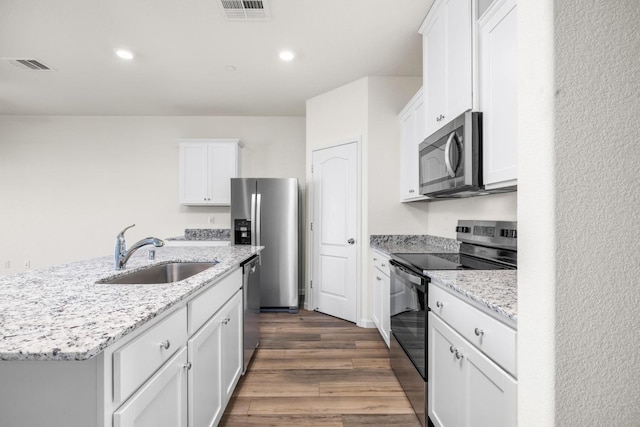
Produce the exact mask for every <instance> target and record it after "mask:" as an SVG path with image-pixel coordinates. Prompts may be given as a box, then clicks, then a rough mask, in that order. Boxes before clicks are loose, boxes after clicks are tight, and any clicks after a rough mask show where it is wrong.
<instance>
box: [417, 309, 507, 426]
mask: <svg viewBox="0 0 640 427" xmlns="http://www.w3.org/2000/svg"><path fill="white" fill-rule="evenodd" d="M428 328H429V331H428V333H429V343H428V345H429V366H428V376H429V390H428V396H429V397H428V399H429V405H428V406H429V418H430V419H431V421H432V422H433V424H434V425H435V426H437V427H458V426H465V427H513V426H515V425H516V392H517V383H516V380H515V379H514V378H513V377H512V376H511V375H509V374H508V373H507V372H506V371H504V370H503V369H501V368H500V367H499V366H498V365H496V364H495V363H494V362H492V361H491V360H490V359H489V358H488V357H486V356H485V355H484V354H482V353H481V352H480V351H479V350H477V349H476V348H475V347H474V346H473V345H472V344H471V343H470V342H469V341H467V340H466V339H465V338H463V337H462V336H461V335H460V334H458V333H457V332H456V331H454V330H453V329H452V328H451V327H449V326H448V325H447V324H446V323H444V322H443V321H442V320H441V319H440V318H438V317H437V316H435V315H434V314H433V313H429V315H428Z"/></svg>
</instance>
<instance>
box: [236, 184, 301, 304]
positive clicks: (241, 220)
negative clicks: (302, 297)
mask: <svg viewBox="0 0 640 427" xmlns="http://www.w3.org/2000/svg"><path fill="white" fill-rule="evenodd" d="M298 193H299V189H298V180H297V179H296V178H232V179H231V227H232V233H231V243H232V244H234V245H253V246H264V247H265V248H264V250H263V251H262V252H261V254H260V258H261V265H260V307H261V308H262V309H263V310H271V309H272V310H283V311H285V310H286V311H289V312H291V313H297V311H298V284H299V274H298V273H299V270H298V256H299V247H300V243H299V242H300V226H299V200H298V199H299V196H298Z"/></svg>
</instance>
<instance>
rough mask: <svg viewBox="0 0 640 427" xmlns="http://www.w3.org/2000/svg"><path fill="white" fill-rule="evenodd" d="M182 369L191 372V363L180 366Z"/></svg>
mask: <svg viewBox="0 0 640 427" xmlns="http://www.w3.org/2000/svg"><path fill="white" fill-rule="evenodd" d="M182 367H183V368H184V369H185V370H187V371H190V370H191V362H187V363H185V364H184V365H182Z"/></svg>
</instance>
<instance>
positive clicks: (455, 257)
mask: <svg viewBox="0 0 640 427" xmlns="http://www.w3.org/2000/svg"><path fill="white" fill-rule="evenodd" d="M391 258H392V259H394V260H396V261H397V262H399V263H400V264H403V265H404V266H406V267H408V268H410V269H411V270H414V271H416V272H418V273H421V274H422V273H423V272H424V271H425V270H504V269H511V268H513V267H510V266H507V265H503V264H499V263H495V262H491V261H487V260H483V259H480V258H476V257H472V256H469V255H465V254H460V253H394V254H391Z"/></svg>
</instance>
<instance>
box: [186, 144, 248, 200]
mask: <svg viewBox="0 0 640 427" xmlns="http://www.w3.org/2000/svg"><path fill="white" fill-rule="evenodd" d="M240 147H242V143H241V142H240V141H239V140H238V139H183V140H181V141H180V204H182V205H192V206H229V205H230V204H231V181H230V180H231V178H236V177H237V176H238V171H239V148H240Z"/></svg>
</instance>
